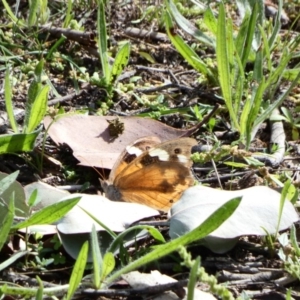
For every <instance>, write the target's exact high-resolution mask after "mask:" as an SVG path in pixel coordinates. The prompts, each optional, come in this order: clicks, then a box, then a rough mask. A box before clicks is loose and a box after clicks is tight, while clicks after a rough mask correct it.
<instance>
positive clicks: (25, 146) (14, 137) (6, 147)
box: [0, 127, 42, 154]
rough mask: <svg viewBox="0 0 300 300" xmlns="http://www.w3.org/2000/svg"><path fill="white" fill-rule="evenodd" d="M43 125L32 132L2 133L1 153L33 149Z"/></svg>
mask: <svg viewBox="0 0 300 300" xmlns="http://www.w3.org/2000/svg"><path fill="white" fill-rule="evenodd" d="M41 130H42V127H41V128H39V129H37V130H35V131H33V132H31V133H28V134H27V133H15V134H2V135H0V154H1V153H16V152H26V151H32V150H33V148H34V144H35V140H36V138H37V136H38V135H39V133H40V132H41Z"/></svg>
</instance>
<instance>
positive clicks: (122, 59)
mask: <svg viewBox="0 0 300 300" xmlns="http://www.w3.org/2000/svg"><path fill="white" fill-rule="evenodd" d="M129 55H130V44H129V43H128V42H127V43H125V44H124V45H123V46H122V47H121V49H120V50H119V51H118V53H117V55H116V57H115V61H114V64H113V66H112V70H111V77H110V83H114V82H115V81H116V80H117V79H118V77H119V76H120V75H121V73H122V72H123V70H124V69H125V67H126V66H127V64H128V61H129Z"/></svg>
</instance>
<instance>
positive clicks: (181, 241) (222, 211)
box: [106, 197, 241, 284]
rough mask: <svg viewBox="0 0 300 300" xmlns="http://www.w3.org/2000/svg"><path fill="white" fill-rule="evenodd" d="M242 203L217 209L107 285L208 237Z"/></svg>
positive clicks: (133, 264)
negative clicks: (188, 230)
mask: <svg viewBox="0 0 300 300" xmlns="http://www.w3.org/2000/svg"><path fill="white" fill-rule="evenodd" d="M240 201H241V198H240V197H239V198H235V199H232V200H230V201H228V202H227V203H225V204H224V205H223V206H222V207H220V208H219V209H217V210H216V211H215V212H214V213H213V214H212V215H211V216H209V217H208V218H207V219H206V220H205V221H204V222H203V223H202V224H201V225H199V226H198V227H197V228H195V229H194V230H192V231H191V232H189V233H187V234H185V235H183V236H181V237H179V238H177V239H174V240H172V241H170V242H168V243H166V244H164V245H161V246H159V247H157V248H155V249H154V250H153V251H151V252H150V253H148V254H146V255H144V256H142V257H140V258H138V259H137V260H135V261H133V262H132V263H130V264H128V265H127V266H125V267H124V268H122V269H121V270H119V271H116V272H115V273H113V274H112V275H111V276H110V277H108V278H106V284H110V283H112V282H114V281H115V280H116V279H117V278H119V277H120V276H121V275H122V274H125V273H128V272H130V271H133V270H135V269H137V268H139V267H141V266H143V265H145V264H148V263H150V262H152V261H157V260H158V259H160V258H162V257H164V256H166V255H168V254H170V253H172V252H173V251H176V250H177V249H178V247H179V246H185V245H187V244H190V243H192V242H195V241H197V240H200V239H202V238H204V237H206V236H207V235H208V234H209V233H211V232H213V231H214V230H216V229H217V228H218V227H219V226H220V225H221V224H222V223H223V222H224V221H225V220H227V219H228V218H229V217H230V216H231V215H232V214H233V213H234V211H235V210H236V209H237V207H238V205H239V204H240Z"/></svg>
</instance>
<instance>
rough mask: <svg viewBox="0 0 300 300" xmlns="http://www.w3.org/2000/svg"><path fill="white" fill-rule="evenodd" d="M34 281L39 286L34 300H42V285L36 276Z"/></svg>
mask: <svg viewBox="0 0 300 300" xmlns="http://www.w3.org/2000/svg"><path fill="white" fill-rule="evenodd" d="M36 280H37V282H38V284H39V288H38V289H37V291H36V295H35V300H42V299H44V285H43V282H42V280H41V279H40V277H39V276H36Z"/></svg>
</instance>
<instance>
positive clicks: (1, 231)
mask: <svg viewBox="0 0 300 300" xmlns="http://www.w3.org/2000/svg"><path fill="white" fill-rule="evenodd" d="M14 216H15V196H14V193H13V194H12V195H11V197H10V200H9V204H8V209H7V214H6V216H5V217H4V219H2V220H1V226H0V250H1V249H2V247H3V245H4V244H5V243H6V241H7V237H8V235H9V232H10V229H11V226H12V224H13V221H14Z"/></svg>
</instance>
